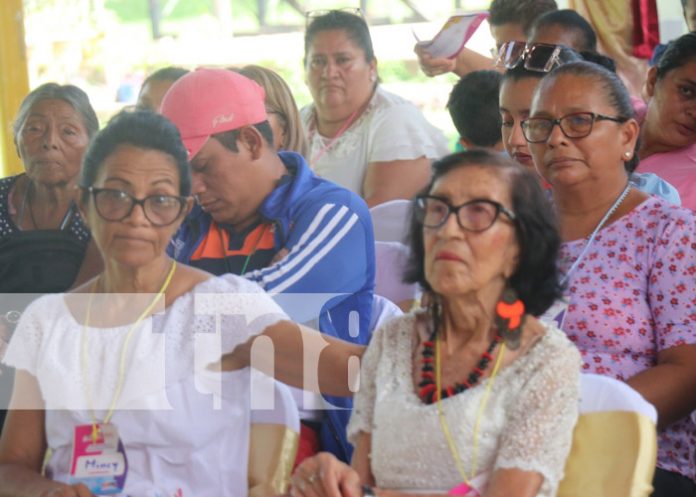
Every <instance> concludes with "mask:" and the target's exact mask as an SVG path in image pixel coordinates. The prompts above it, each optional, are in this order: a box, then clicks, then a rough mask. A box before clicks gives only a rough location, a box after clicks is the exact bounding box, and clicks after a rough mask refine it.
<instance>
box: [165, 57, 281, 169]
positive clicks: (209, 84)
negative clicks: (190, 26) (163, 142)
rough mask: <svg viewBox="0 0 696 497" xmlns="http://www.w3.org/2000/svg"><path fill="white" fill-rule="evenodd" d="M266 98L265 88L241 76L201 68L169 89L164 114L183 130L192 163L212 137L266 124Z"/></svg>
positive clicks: (223, 70)
mask: <svg viewBox="0 0 696 497" xmlns="http://www.w3.org/2000/svg"><path fill="white" fill-rule="evenodd" d="M265 97H266V94H265V92H264V91H263V88H261V86H259V85H258V84H257V83H256V82H254V81H252V80H250V79H249V78H246V77H244V76H242V75H241V74H238V73H236V72H232V71H230V70H227V69H205V68H199V69H196V70H195V71H193V72H190V73H188V74H187V75H185V76H183V77H182V78H179V79H178V80H177V81H176V82H175V83H174V84H173V85H172V86H171V88H169V90H168V91H167V93H166V95H165V96H164V99H163V100H162V107H161V109H160V112H161V113H162V114H163V115H164V116H165V117H167V118H168V119H170V120H171V121H172V122H173V123H174V124H175V125H176V127H177V128H179V133H181V139H182V141H183V142H184V146H185V147H186V150H187V151H188V155H189V159H192V158H193V157H194V156H195V155H196V154H197V153H198V151H199V150H200V149H201V147H202V146H203V144H204V143H205V142H206V141H208V138H210V136H211V135H214V134H217V133H222V132H223V131H231V130H233V129H238V128H241V127H242V126H247V125H253V124H258V123H261V122H263V121H266V120H267V119H268V116H267V114H266V105H265V103H264V100H265Z"/></svg>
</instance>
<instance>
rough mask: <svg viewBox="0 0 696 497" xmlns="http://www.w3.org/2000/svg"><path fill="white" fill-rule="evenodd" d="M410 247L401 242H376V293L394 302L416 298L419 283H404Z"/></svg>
mask: <svg viewBox="0 0 696 497" xmlns="http://www.w3.org/2000/svg"><path fill="white" fill-rule="evenodd" d="M408 256H409V249H408V247H407V246H406V245H404V244H403V243H399V242H375V264H376V268H375V269H376V271H375V293H376V294H379V295H382V296H384V297H386V298H388V299H389V300H391V301H392V302H395V303H397V304H398V303H400V302H404V301H406V300H413V299H416V298H417V296H418V292H419V287H418V285H417V284H412V283H404V282H403V281H402V278H403V276H404V273H405V271H406V263H407V261H408Z"/></svg>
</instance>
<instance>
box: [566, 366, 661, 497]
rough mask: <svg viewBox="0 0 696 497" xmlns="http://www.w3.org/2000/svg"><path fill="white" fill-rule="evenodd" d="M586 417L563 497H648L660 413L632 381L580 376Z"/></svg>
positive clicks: (576, 439)
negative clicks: (637, 390) (636, 388)
mask: <svg viewBox="0 0 696 497" xmlns="http://www.w3.org/2000/svg"><path fill="white" fill-rule="evenodd" d="M580 397H581V400H580V417H579V418H578V423H577V424H576V426H575V430H574V432H573V444H572V447H571V451H570V455H569V456H568V460H567V461H566V466H565V477H564V478H563V480H562V481H561V483H560V485H559V488H558V493H557V496H558V497H586V496H588V495H592V496H593V497H647V496H649V495H650V494H651V493H652V478H653V474H654V471H655V464H656V459H657V432H656V428H655V423H656V421H657V411H656V410H655V407H654V406H653V405H652V404H650V403H649V402H648V401H646V400H645V399H644V398H643V397H642V396H641V395H640V394H639V393H638V392H636V391H635V390H634V389H633V388H631V387H630V386H628V385H627V384H625V383H623V382H621V381H618V380H615V379H613V378H609V377H606V376H600V375H595V374H582V375H580Z"/></svg>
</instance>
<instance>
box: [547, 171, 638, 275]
mask: <svg viewBox="0 0 696 497" xmlns="http://www.w3.org/2000/svg"><path fill="white" fill-rule="evenodd" d="M630 191H631V184H630V183H629V184H627V185H626V188H624V190H623V191H622V192H621V195H619V196H618V198H617V199H616V200H615V201H614V203H613V204H612V206H611V207H609V210H608V211H607V212H606V214H604V217H603V218H602V219H601V220H600V221H599V223H598V224H597V227H595V229H594V230H593V231H592V234H591V235H590V237H589V238H588V240H587V242H586V243H585V246H584V247H583V248H582V252H580V255H578V257H577V258H576V259H575V261H574V262H573V265H572V266H570V269H568V271H567V272H566V274H565V275H564V276H563V279H561V286H562V287H564V286H565V285H566V283H568V280H569V279H570V275H571V274H572V273H573V271H575V270H576V269H577V267H578V264H580V261H582V260H583V258H584V257H585V255H587V251H588V250H589V249H590V246H591V245H592V243H593V242H594V240H595V237H596V236H597V234H598V233H599V231H600V230H601V229H602V228H603V227H604V225H605V224H606V222H607V221H608V220H609V218H610V217H611V215H612V214H614V212H616V209H618V208H619V206H620V205H621V204H622V203H623V201H624V200H625V199H626V197H627V196H628V192H630Z"/></svg>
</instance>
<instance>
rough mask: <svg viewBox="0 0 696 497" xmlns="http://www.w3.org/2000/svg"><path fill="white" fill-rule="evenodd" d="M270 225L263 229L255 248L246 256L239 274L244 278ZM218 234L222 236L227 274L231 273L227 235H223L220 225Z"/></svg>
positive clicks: (221, 241)
mask: <svg viewBox="0 0 696 497" xmlns="http://www.w3.org/2000/svg"><path fill="white" fill-rule="evenodd" d="M269 226H270V224H266V225H265V226H264V227H263V229H262V230H261V231H260V232H259V236H258V238H256V242H254V247H253V248H252V249H251V252H249V254H248V255H247V256H246V258H245V259H244V264H243V265H242V270H241V271H240V272H239V275H240V276H242V275H243V274H244V273H246V269H247V266H249V261H251V258H252V257H253V256H254V254H255V253H256V249H257V248H258V247H259V243H261V239H262V238H263V235H265V234H266V230H268V227H269ZM217 228H218V234H219V235H220V244H222V256H223V257H224V258H225V267H226V268H227V272H228V273H231V272H232V268H231V267H230V260H229V258H228V256H227V248H226V244H225V235H224V234H223V233H222V228H221V227H220V225H218V227H217Z"/></svg>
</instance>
